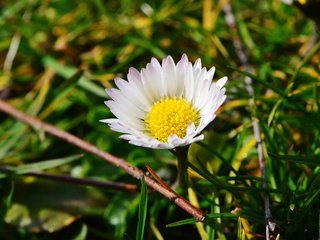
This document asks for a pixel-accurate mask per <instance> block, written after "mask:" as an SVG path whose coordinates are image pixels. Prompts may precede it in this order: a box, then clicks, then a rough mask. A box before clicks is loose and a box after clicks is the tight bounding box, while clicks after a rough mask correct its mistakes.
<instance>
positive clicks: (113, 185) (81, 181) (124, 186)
mask: <svg viewBox="0 0 320 240" xmlns="http://www.w3.org/2000/svg"><path fill="white" fill-rule="evenodd" d="M1 171H3V172H9V173H10V172H12V171H14V168H12V167H9V166H0V172H1ZM13 174H14V172H13ZM18 176H33V177H38V178H44V179H51V180H56V181H60V182H65V183H70V184H78V185H87V186H92V187H101V188H108V189H113V190H120V191H126V192H139V188H138V186H137V185H134V184H129V183H124V182H110V181H101V180H96V179H90V178H78V177H71V176H68V175H63V174H53V173H45V172H38V171H31V172H28V173H24V174H21V175H20V174H19V175H18Z"/></svg>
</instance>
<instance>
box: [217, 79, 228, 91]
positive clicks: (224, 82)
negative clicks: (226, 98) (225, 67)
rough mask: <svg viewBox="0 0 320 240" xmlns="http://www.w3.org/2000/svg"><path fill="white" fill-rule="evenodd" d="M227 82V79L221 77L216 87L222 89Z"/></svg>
mask: <svg viewBox="0 0 320 240" xmlns="http://www.w3.org/2000/svg"><path fill="white" fill-rule="evenodd" d="M227 81H228V77H223V78H220V79H219V80H218V81H217V85H218V86H219V87H220V88H222V87H223V86H224V85H225V84H226V82H227Z"/></svg>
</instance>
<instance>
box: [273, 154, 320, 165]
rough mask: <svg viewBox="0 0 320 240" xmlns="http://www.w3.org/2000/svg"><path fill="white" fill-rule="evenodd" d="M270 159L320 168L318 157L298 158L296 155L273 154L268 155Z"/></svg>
mask: <svg viewBox="0 0 320 240" xmlns="http://www.w3.org/2000/svg"><path fill="white" fill-rule="evenodd" d="M268 154H269V156H270V157H271V158H274V159H277V160H285V161H291V162H295V163H300V164H308V165H316V166H320V160H319V157H320V155H307V156H298V155H278V154H274V153H270V152H269V153H268Z"/></svg>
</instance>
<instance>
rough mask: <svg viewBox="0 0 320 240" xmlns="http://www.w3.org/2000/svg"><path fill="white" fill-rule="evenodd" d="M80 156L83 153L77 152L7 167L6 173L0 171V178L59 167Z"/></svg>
mask: <svg viewBox="0 0 320 240" xmlns="http://www.w3.org/2000/svg"><path fill="white" fill-rule="evenodd" d="M82 156H83V154H78V155H73V156H70V157H65V158H56V159H51V160H45V161H41V162H36V163H30V164H25V165H22V166H19V167H14V168H9V171H8V172H7V173H0V179H1V178H5V177H8V176H10V175H21V174H26V173H30V172H33V171H41V170H45V169H49V168H55V167H59V166H62V165H64V164H67V163H71V162H73V161H75V160H78V159H79V158H81V157H82Z"/></svg>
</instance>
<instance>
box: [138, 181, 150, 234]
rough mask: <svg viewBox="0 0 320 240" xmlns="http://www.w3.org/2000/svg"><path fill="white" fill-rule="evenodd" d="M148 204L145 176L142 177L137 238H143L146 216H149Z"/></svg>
mask: <svg viewBox="0 0 320 240" xmlns="http://www.w3.org/2000/svg"><path fill="white" fill-rule="evenodd" d="M147 205H148V194H147V185H146V182H145V180H144V177H142V178H141V194H140V205H139V216H138V217H139V218H138V227H137V234H136V240H143V235H144V228H145V225H146V217H147Z"/></svg>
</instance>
